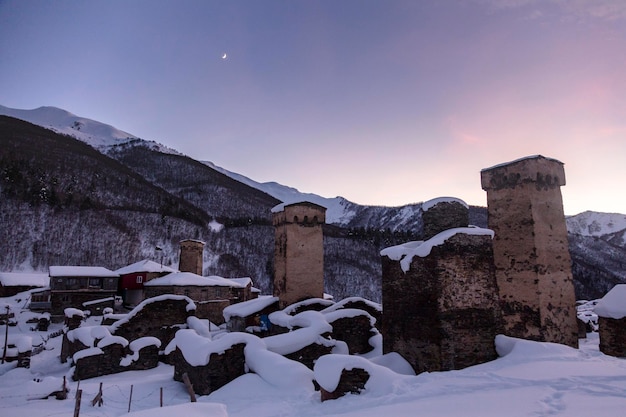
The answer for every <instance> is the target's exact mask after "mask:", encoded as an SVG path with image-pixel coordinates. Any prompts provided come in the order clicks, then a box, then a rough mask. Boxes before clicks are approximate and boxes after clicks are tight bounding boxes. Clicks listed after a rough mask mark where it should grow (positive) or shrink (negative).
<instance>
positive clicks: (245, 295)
mask: <svg viewBox="0 0 626 417" xmlns="http://www.w3.org/2000/svg"><path fill="white" fill-rule="evenodd" d="M228 279H229V280H231V281H234V282H236V283H238V284H239V285H241V288H234V289H233V292H234V294H235V297H234V298H235V299H236V302H237V303H240V302H242V301H248V300H252V299H254V298H258V297H259V293H260V292H261V290H259V289H257V288H254V287H253V286H252V284H253V282H252V278H250V277H245V278H228Z"/></svg>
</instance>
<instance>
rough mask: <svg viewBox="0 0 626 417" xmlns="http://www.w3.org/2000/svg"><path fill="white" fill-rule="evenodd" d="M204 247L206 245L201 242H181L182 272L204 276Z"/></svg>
mask: <svg viewBox="0 0 626 417" xmlns="http://www.w3.org/2000/svg"><path fill="white" fill-rule="evenodd" d="M204 245H205V243H204V242H203V241H201V240H195V239H185V240H181V241H180V256H179V259H178V269H179V270H180V272H191V273H193V274H196V275H204V273H203V271H202V268H203V258H202V255H203V252H204Z"/></svg>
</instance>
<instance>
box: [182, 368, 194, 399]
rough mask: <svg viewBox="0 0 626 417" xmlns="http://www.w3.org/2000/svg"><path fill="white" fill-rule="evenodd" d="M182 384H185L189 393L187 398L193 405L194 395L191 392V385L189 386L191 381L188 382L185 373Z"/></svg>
mask: <svg viewBox="0 0 626 417" xmlns="http://www.w3.org/2000/svg"><path fill="white" fill-rule="evenodd" d="M183 382H184V383H185V386H186V387H187V391H189V398H190V399H191V402H192V403H195V402H196V393H195V392H193V385H191V381H189V376H188V375H187V372H185V373H184V374H183Z"/></svg>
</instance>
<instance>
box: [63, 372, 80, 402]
mask: <svg viewBox="0 0 626 417" xmlns="http://www.w3.org/2000/svg"><path fill="white" fill-rule="evenodd" d="M79 389H80V379H79V380H78V384H76V395H78V390H79ZM63 391H65V377H63ZM76 395H74V398H76Z"/></svg>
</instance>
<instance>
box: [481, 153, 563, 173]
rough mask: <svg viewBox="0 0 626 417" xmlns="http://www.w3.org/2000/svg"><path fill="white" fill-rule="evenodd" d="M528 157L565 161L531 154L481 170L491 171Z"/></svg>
mask: <svg viewBox="0 0 626 417" xmlns="http://www.w3.org/2000/svg"><path fill="white" fill-rule="evenodd" d="M527 159H546V160H548V161H554V162H558V163H559V164H561V165H563V162H561V161H559V160H558V159H554V158H547V157H545V156H543V155H530V156H524V157H522V158H518V159H516V160H514V161H509V162H503V163H501V164H497V165H494V166H492V167H489V168H483V169H481V170H480V172H483V171H490V170H492V169H496V168H501V167H504V166H507V165H511V164H516V163H518V162H522V161H525V160H527Z"/></svg>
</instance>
